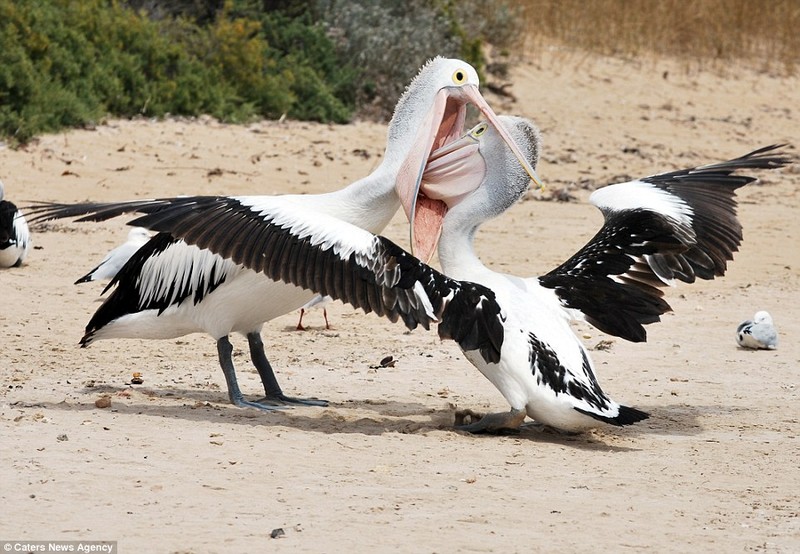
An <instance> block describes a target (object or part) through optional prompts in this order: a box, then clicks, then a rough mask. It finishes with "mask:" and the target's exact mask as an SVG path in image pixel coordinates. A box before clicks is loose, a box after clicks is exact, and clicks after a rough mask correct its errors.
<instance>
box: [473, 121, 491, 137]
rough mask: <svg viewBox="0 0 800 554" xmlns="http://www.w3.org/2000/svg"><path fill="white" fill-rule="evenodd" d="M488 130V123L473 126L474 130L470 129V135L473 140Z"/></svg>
mask: <svg viewBox="0 0 800 554" xmlns="http://www.w3.org/2000/svg"><path fill="white" fill-rule="evenodd" d="M488 128H489V124H488V123H481V124H480V125H477V126H475V128H474V129H472V133H471V134H472V136H473V137H474V138H478V137H480V136H481V135H482V134H483V133H485V132H486V129H488Z"/></svg>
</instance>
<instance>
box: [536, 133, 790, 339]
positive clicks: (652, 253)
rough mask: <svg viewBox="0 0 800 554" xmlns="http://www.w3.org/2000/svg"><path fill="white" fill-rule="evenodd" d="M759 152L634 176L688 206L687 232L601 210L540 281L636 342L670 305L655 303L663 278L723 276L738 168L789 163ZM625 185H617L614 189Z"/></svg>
mask: <svg viewBox="0 0 800 554" xmlns="http://www.w3.org/2000/svg"><path fill="white" fill-rule="evenodd" d="M782 146H784V145H773V146H767V147H764V148H760V149H758V150H755V151H753V152H750V153H749V154H746V155H744V156H742V157H740V158H736V159H733V160H729V161H726V162H721V163H716V164H711V165H706V166H702V167H697V168H692V169H684V170H680V171H673V172H670V173H662V174H659V175H653V176H650V177H645V178H643V179H640V181H643V182H646V183H649V184H651V185H653V186H655V187H657V188H658V189H660V190H662V191H664V192H667V193H670V194H672V195H674V196H675V197H676V200H679V201H681V202H683V203H684V204H686V205H688V206H689V207H690V208H691V209H692V212H693V213H692V216H691V229H687V228H685V227H684V226H683V225H682V224H680V223H679V222H676V221H675V220H673V219H671V218H669V217H667V216H665V215H663V214H660V213H656V212H654V211H650V210H645V209H627V210H622V211H615V210H614V209H613V207H612V208H611V209H603V215H604V216H605V223H604V225H603V227H602V228H601V229H600V231H599V232H598V233H597V234H596V235H595V236H594V237H593V238H592V239H591V240H590V241H589V242H588V243H587V244H586V246H584V247H583V248H582V249H581V250H580V251H578V252H577V253H576V254H575V255H574V256H572V257H571V258H570V259H569V260H567V261H566V262H564V263H563V264H561V265H560V266H559V267H557V268H556V269H554V270H553V271H551V272H550V273H548V274H547V275H544V276H542V277H540V278H539V282H540V284H541V285H542V286H544V287H546V288H550V289H554V290H555V292H556V294H557V295H558V297H559V298H560V299H561V301H562V302H563V303H564V304H565V305H566V306H568V307H570V308H574V309H577V310H580V311H581V312H583V314H584V315H585V317H586V320H587V321H588V322H589V323H591V324H592V325H594V326H595V327H597V328H598V329H600V330H601V331H604V332H606V333H609V334H612V335H616V336H619V337H622V338H624V339H627V340H630V341H633V342H641V341H644V340H646V338H647V333H646V331H645V329H644V327H643V325H646V324H649V323H654V322H656V321H659V320H660V319H661V318H660V316H661V314H663V313H665V312H667V311H669V310H670V309H671V308H670V306H669V304H667V302H665V301H664V300H663V299H662V296H663V293H662V291H661V290H660V288H661V287H663V286H665V283H664V281H671V280H673V279H678V280H680V281H683V282H685V283H693V282H694V281H695V279H696V278H700V279H705V280H709V279H713V278H714V277H718V276H721V275H724V273H725V271H726V269H727V262H728V261H730V260H732V259H733V253H734V252H736V251H737V250H738V248H739V244H741V241H742V226H741V224H740V223H739V220H738V219H737V214H736V209H737V203H736V189H738V188H740V187H742V186H744V185H746V184H748V183H751V182H753V181H755V177H751V176H746V175H733V172H735V171H737V170H742V169H748V170H756V169H776V168H780V167H783V166H785V165H787V164H790V163H793V161H794V160H793V159H792V158H791V157H790V156H788V155H786V154H784V153H782V152H776V150H777V149H779V148H781V147H782ZM621 186H624V185H621Z"/></svg>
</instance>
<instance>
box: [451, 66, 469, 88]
mask: <svg viewBox="0 0 800 554" xmlns="http://www.w3.org/2000/svg"><path fill="white" fill-rule="evenodd" d="M453 82H454V83H455V84H457V85H463V84H464V83H466V82H467V72H466V71H464V70H463V69H456V70H455V72H454V73H453Z"/></svg>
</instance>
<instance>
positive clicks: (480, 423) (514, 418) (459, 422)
mask: <svg viewBox="0 0 800 554" xmlns="http://www.w3.org/2000/svg"><path fill="white" fill-rule="evenodd" d="M526 415H527V413H526V412H525V410H515V409H514V408H511V411H510V412H500V413H497V414H486V415H483V414H478V413H476V412H473V411H472V410H459V411H457V412H456V421H455V428H456V430H458V431H467V432H468V433H503V432H508V431H518V430H519V426H520V425H522V422H523V421H525V416H526ZM466 418H469V419H470V421H472V423H468V424H464V420H465V419H466Z"/></svg>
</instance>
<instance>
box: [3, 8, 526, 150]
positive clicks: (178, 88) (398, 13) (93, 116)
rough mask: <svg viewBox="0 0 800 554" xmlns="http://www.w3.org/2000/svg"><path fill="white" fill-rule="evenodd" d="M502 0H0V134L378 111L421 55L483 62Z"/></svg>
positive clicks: (382, 114) (22, 138)
mask: <svg viewBox="0 0 800 554" xmlns="http://www.w3.org/2000/svg"><path fill="white" fill-rule="evenodd" d="M496 1H498V0H495V1H488V2H480V1H479V0H462V1H461V2H455V1H452V0H450V1H445V0H440V1H439V2H433V3H429V2H424V1H422V0H411V1H410V2H407V3H397V2H393V1H389V0H371V1H369V0H367V1H363V2H357V1H355V0H340V1H336V2H334V1H333V0H318V1H317V2H300V1H298V0H275V1H272V2H269V3H266V2H263V1H260V0H228V1H227V2H223V1H222V0H169V1H167V2H156V1H155V0H129V1H128V2H117V1H114V0H82V1H76V0H50V1H48V2H41V1H40V0H0V135H2V136H5V137H8V138H10V139H11V140H12V141H14V142H18V143H22V142H26V141H28V140H30V138H31V137H33V136H35V135H36V134H38V133H42V132H52V131H56V130H58V129H60V128H62V127H72V126H80V125H85V124H89V123H92V122H96V121H98V120H100V119H101V118H103V117H105V116H107V115H108V114H111V115H114V116H124V117H133V116H148V117H161V116H164V115H167V114H175V115H199V114H202V113H206V114H211V115H213V116H216V117H218V118H220V119H222V120H225V121H246V120H248V119H250V118H253V117H267V118H277V117H281V116H282V115H284V114H285V115H288V116H289V117H292V118H296V119H309V120H315V121H333V122H346V121H348V120H349V119H350V118H351V117H352V114H353V113H354V111H355V110H356V107H357V106H358V108H359V111H360V113H362V114H367V115H371V116H374V117H378V118H386V117H388V116H389V115H391V112H392V109H393V107H394V104H395V102H396V101H397V98H398V97H399V96H400V94H401V93H402V91H403V87H404V86H405V85H406V83H408V81H409V80H410V78H411V77H412V76H413V75H414V74H415V73H416V71H417V68H419V67H420V66H421V65H422V64H423V63H424V62H425V60H426V59H428V58H430V57H433V56H435V55H445V56H461V57H465V58H467V59H468V61H471V62H472V63H474V64H475V65H476V67H478V68H479V69H481V68H482V67H483V63H482V60H483V58H482V56H483V54H482V46H483V44H484V41H485V37H484V35H485V34H486V33H487V32H489V30H488V27H487V23H490V22H491V21H492V18H491V17H489V16H488V15H487V14H491V13H495V12H496V13H505V12H502V10H496V9H494V8H492V7H491V6H495V4H496ZM267 4H269V5H270V6H271V9H268V8H266V7H265V6H266V5H267ZM487 5H488V6H489V7H487ZM497 5H498V6H499V5H505V4H497ZM478 12H480V13H481V14H482V15H481V20H482V21H483V23H482V24H481V25H480V26H476V25H475V22H474V18H473V19H470V18H471V17H472V16H473V15H474V14H475V13H478ZM512 34H513V33H512Z"/></svg>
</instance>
